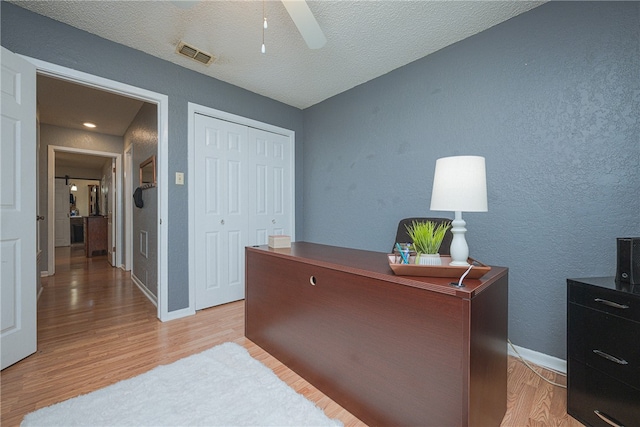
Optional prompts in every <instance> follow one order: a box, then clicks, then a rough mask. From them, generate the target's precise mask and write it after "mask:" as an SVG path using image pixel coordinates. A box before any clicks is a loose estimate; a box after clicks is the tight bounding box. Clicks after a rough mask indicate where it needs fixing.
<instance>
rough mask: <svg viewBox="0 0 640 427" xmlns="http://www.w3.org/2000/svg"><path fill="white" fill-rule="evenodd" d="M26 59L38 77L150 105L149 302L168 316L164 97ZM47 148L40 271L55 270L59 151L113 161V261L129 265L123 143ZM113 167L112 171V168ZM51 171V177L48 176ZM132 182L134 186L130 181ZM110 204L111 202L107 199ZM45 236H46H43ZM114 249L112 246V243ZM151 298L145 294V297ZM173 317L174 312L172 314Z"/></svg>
mask: <svg viewBox="0 0 640 427" xmlns="http://www.w3.org/2000/svg"><path fill="white" fill-rule="evenodd" d="M25 59H27V60H28V61H30V62H32V63H33V64H34V65H35V66H36V69H37V73H38V76H39V77H43V76H44V77H48V78H52V79H56V80H59V81H64V82H67V83H72V84H75V85H79V86H83V87H86V88H89V89H92V90H98V91H102V92H105V93H108V94H111V95H118V96H124V97H128V98H133V99H135V100H137V101H138V102H141V103H142V104H143V105H150V106H151V107H153V116H154V117H153V118H154V125H155V126H154V127H155V128H156V129H157V145H156V150H157V206H156V207H155V210H156V212H157V215H156V218H157V220H156V221H155V222H154V223H153V224H151V225H150V228H151V229H152V230H153V231H154V232H155V234H156V235H157V241H156V242H154V243H155V244H156V247H157V250H156V247H154V250H155V252H156V254H155V255H157V262H156V263H155V265H154V270H155V272H157V274H156V277H157V285H156V288H157V289H156V294H155V298H154V299H155V301H154V299H152V301H153V302H154V303H155V304H156V306H157V316H158V318H159V319H160V320H162V321H164V320H169V313H168V301H167V296H168V295H167V294H168V290H167V265H166V262H167V249H166V241H167V226H166V220H165V221H164V223H163V221H162V218H166V217H167V211H168V207H167V193H168V192H167V186H166V179H167V176H166V174H167V163H166V158H167V154H168V148H167V144H168V136H167V123H168V98H167V96H166V95H162V94H158V93H155V92H150V91H147V90H145V89H140V88H137V87H133V86H129V85H126V84H122V83H119V82H115V81H111V80H108V79H103V78H101V77H97V76H94V75H90V74H86V73H82V72H78V71H76V70H71V69H68V68H65V67H60V66H58V65H55V64H51V63H47V62H44V61H40V60H37V59H34V58H25ZM39 108H40V109H39V115H40V120H41V121H42V110H41V108H42V107H41V106H40V107H39ZM47 145H48V146H49V147H45V148H44V151H43V150H42V149H41V151H40V153H47V154H46V156H47V159H46V162H47V165H48V169H49V172H48V174H47V177H46V180H47V182H46V183H45V182H44V181H45V178H44V177H42V176H40V177H39V178H38V179H39V180H40V182H41V183H42V184H41V186H40V188H41V189H43V188H47V193H48V194H47V195H46V196H44V197H42V199H44V200H45V201H46V202H45V203H46V204H45V205H46V206H47V212H48V216H49V218H50V219H49V220H48V221H46V224H43V225H44V226H47V228H48V230H47V232H46V233H42V235H43V240H44V239H45V238H46V240H47V242H46V244H45V245H42V248H43V249H44V248H47V252H48V253H47V256H46V257H45V260H44V261H43V264H44V263H45V262H46V270H45V269H43V268H42V267H43V266H42V265H41V267H40V269H41V270H42V271H44V272H45V273H49V272H55V246H54V245H55V240H54V236H53V235H52V234H53V228H54V227H53V225H52V226H48V225H49V224H50V223H51V221H52V218H54V217H55V214H54V213H53V211H52V209H53V207H54V206H55V203H54V202H51V201H50V200H51V198H52V195H53V194H54V193H55V190H53V189H52V188H51V187H53V185H54V183H55V172H54V171H55V158H56V152H57V153H65V154H66V153H71V154H80V155H90V156H102V157H105V158H111V159H112V164H113V166H114V168H115V172H114V174H115V176H114V178H113V181H112V183H113V189H112V192H111V196H112V197H113V199H112V202H111V203H110V205H109V206H108V208H111V210H112V212H113V221H114V224H113V229H112V231H113V240H114V242H113V243H115V247H116V251H115V255H114V264H115V266H116V267H121V268H123V269H124V268H127V265H126V263H125V260H126V255H124V254H125V253H126V252H133V251H132V249H131V248H132V246H133V242H134V240H135V239H134V238H133V236H132V235H131V234H130V233H126V234H125V233H124V231H123V230H124V229H125V228H126V227H124V221H125V218H127V217H129V213H128V212H127V210H130V209H131V207H130V205H132V203H128V200H126V199H125V198H124V195H125V194H126V192H125V191H124V189H125V186H129V185H135V182H134V181H133V180H132V179H133V178H134V176H135V174H133V173H132V172H131V171H129V172H128V173H127V171H126V170H125V169H123V164H122V163H123V155H124V152H125V148H124V146H122V147H121V149H120V150H119V151H118V152H117V153H114V152H112V150H106V151H103V150H101V148H103V147H101V146H99V145H98V146H91V148H86V146H85V147H82V146H81V145H77V144H76V145H74V144H68V145H69V146H67V144H61V145H59V146H55V145H54V146H53V148H52V147H51V146H52V145H53V144H51V143H50V142H49V143H47ZM49 151H51V155H49ZM41 158H42V160H44V154H41ZM114 168H112V170H113V169H114ZM131 169H133V170H135V169H136V168H135V165H133V167H131ZM52 175H53V176H52ZM132 183H133V184H132ZM102 203H105V201H103V202H102ZM107 204H109V202H107ZM45 236H46V237H45ZM111 248H113V245H112V246H111ZM147 296H149V295H147ZM174 317H175V314H174Z"/></svg>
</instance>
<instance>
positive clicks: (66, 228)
mask: <svg viewBox="0 0 640 427" xmlns="http://www.w3.org/2000/svg"><path fill="white" fill-rule="evenodd" d="M54 203H55V207H56V209H55V215H56V222H55V224H56V228H55V236H56V248H57V247H59V246H69V245H70V244H71V220H70V219H69V186H68V185H67V183H66V180H64V179H62V178H56V198H55V202H54Z"/></svg>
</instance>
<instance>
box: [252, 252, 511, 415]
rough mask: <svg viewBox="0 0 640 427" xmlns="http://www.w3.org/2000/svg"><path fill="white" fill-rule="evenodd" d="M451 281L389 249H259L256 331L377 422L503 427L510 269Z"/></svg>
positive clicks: (257, 337)
mask: <svg viewBox="0 0 640 427" xmlns="http://www.w3.org/2000/svg"><path fill="white" fill-rule="evenodd" d="M450 282H451V280H450V279H442V278H426V277H406V276H396V275H394V274H393V272H392V271H391V269H390V268H389V265H388V262H387V258H386V254H384V253H380V252H369V251H360V250H353V249H346V248H338V247H332V246H325V245H317V244H312V243H304V242H297V243H292V247H291V248H290V249H271V248H268V247H266V246H260V247H249V248H247V249H246V301H245V316H246V317H245V335H246V336H247V338H249V339H250V340H252V341H253V342H255V343H256V344H257V345H259V346H261V347H262V348H263V349H265V350H266V351H267V352H269V353H271V354H272V355H273V356H275V357H276V358H277V359H279V360H280V361H281V362H282V363H284V364H285V365H286V366H288V367H289V368H291V369H293V370H294V371H295V372H297V373H298V374H299V375H301V376H302V377H304V378H305V379H306V380H307V381H309V382H310V383H311V384H313V385H314V386H316V387H317V388H318V389H320V390H321V391H322V392H323V393H325V394H326V395H328V396H329V397H331V398H332V399H334V400H335V401H336V402H338V403H339V404H340V405H341V406H343V407H344V408H346V409H347V410H349V411H350V412H351V413H353V414H354V415H355V416H357V417H358V418H360V419H361V420H362V421H364V422H366V423H367V424H370V425H393V426H400V425H406V426H474V427H475V426H498V425H499V424H500V422H501V421H502V418H503V417H504V414H505V411H506V405H507V403H506V401H507V301H508V270H507V269H506V268H503V267H493V268H492V270H491V271H490V272H489V273H487V274H486V275H485V276H484V277H482V278H481V279H480V280H465V284H466V287H465V288H456V287H453V286H450V285H449V283H450Z"/></svg>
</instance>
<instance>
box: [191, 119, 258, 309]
mask: <svg viewBox="0 0 640 427" xmlns="http://www.w3.org/2000/svg"><path fill="white" fill-rule="evenodd" d="M195 141H196V144H195V152H194V155H195V162H196V163H195V171H194V172H195V173H194V176H193V179H194V180H195V193H194V194H196V195H197V197H196V201H195V206H194V209H195V224H196V233H195V248H196V251H195V254H194V256H195V266H196V268H195V281H196V298H195V300H196V310H201V309H203V308H207V307H212V306H214V305H219V304H225V303H227V302H231V301H237V300H240V299H242V298H244V248H245V246H246V245H247V225H248V214H247V212H248V210H247V161H246V159H247V128H246V127H245V126H240V125H237V124H234V123H230V122H226V121H223V120H217V119H213V118H211V117H206V116H202V115H196V118H195Z"/></svg>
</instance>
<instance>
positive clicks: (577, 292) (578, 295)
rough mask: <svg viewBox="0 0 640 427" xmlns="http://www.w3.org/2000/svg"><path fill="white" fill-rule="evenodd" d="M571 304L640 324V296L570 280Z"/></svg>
mask: <svg viewBox="0 0 640 427" xmlns="http://www.w3.org/2000/svg"><path fill="white" fill-rule="evenodd" d="M568 283H569V302H573V303H576V304H580V305H583V306H585V307H590V308H593V309H596V310H599V311H604V312H605V313H609V314H613V315H614V316H619V317H622V318H624V319H629V320H634V321H636V322H640V295H637V294H632V293H628V292H617V291H615V290H613V289H605V288H600V287H597V286H590V285H586V284H582V283H579V282H574V281H573V280H571V279H569V280H568Z"/></svg>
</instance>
